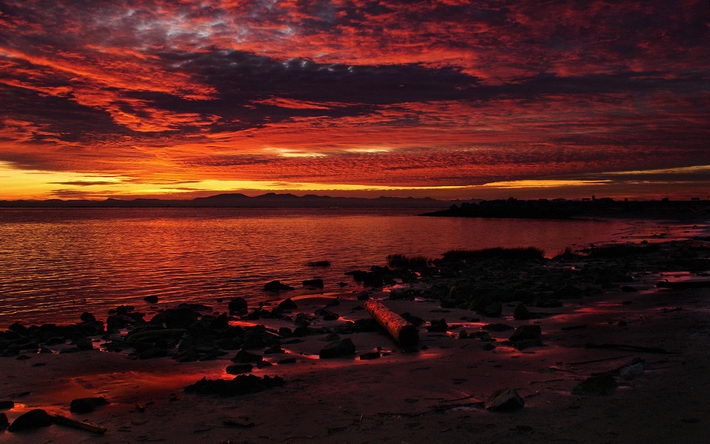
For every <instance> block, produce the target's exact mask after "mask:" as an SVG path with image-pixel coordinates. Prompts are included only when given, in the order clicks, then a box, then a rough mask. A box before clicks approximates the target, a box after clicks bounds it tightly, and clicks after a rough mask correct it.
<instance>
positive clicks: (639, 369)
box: [616, 358, 646, 380]
mask: <svg viewBox="0 0 710 444" xmlns="http://www.w3.org/2000/svg"><path fill="white" fill-rule="evenodd" d="M645 369H646V361H644V360H643V359H641V358H634V360H633V361H631V362H630V363H629V364H626V365H623V366H621V367H619V368H618V369H617V370H616V373H618V374H619V376H621V377H622V378H623V379H627V380H628V379H634V378H637V377H639V376H641V375H642V374H643V372H644V370H645Z"/></svg>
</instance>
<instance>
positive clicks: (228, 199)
mask: <svg viewBox="0 0 710 444" xmlns="http://www.w3.org/2000/svg"><path fill="white" fill-rule="evenodd" d="M451 204H452V202H451V201H443V200H436V199H432V198H413V197H407V198H402V197H378V198H360V197H329V196H317V195H314V194H308V195H305V196H296V195H294V194H277V193H267V194H262V195H260V196H254V197H249V196H247V195H244V194H240V193H230V194H218V195H215V196H209V197H198V198H195V199H191V200H177V199H175V200H164V199H127V200H123V199H106V200H100V201H98V200H61V199H49V200H12V201H8V200H0V208H164V207H169V208H422V209H442V208H447V207H448V206H450V205H451Z"/></svg>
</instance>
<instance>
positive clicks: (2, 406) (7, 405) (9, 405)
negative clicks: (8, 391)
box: [0, 401, 15, 410]
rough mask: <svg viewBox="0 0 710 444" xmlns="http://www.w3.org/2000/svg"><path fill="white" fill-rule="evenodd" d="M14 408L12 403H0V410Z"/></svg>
mask: <svg viewBox="0 0 710 444" xmlns="http://www.w3.org/2000/svg"><path fill="white" fill-rule="evenodd" d="M13 407H15V402H14V401H0V410H9V409H11V408H13Z"/></svg>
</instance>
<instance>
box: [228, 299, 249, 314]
mask: <svg viewBox="0 0 710 444" xmlns="http://www.w3.org/2000/svg"><path fill="white" fill-rule="evenodd" d="M228 308H229V314H230V315H244V314H247V312H248V311H249V305H248V304H247V301H246V299H244V298H232V299H231V300H230V301H229V305H228Z"/></svg>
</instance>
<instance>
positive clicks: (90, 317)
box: [79, 311, 96, 322]
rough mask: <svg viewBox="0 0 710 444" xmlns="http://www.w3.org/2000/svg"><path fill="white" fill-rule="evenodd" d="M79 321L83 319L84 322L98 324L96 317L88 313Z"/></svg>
mask: <svg viewBox="0 0 710 444" xmlns="http://www.w3.org/2000/svg"><path fill="white" fill-rule="evenodd" d="M79 319H81V320H82V322H96V317H95V316H94V315H92V314H91V313H89V312H87V311H85V312H84V313H82V314H81V316H79Z"/></svg>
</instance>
